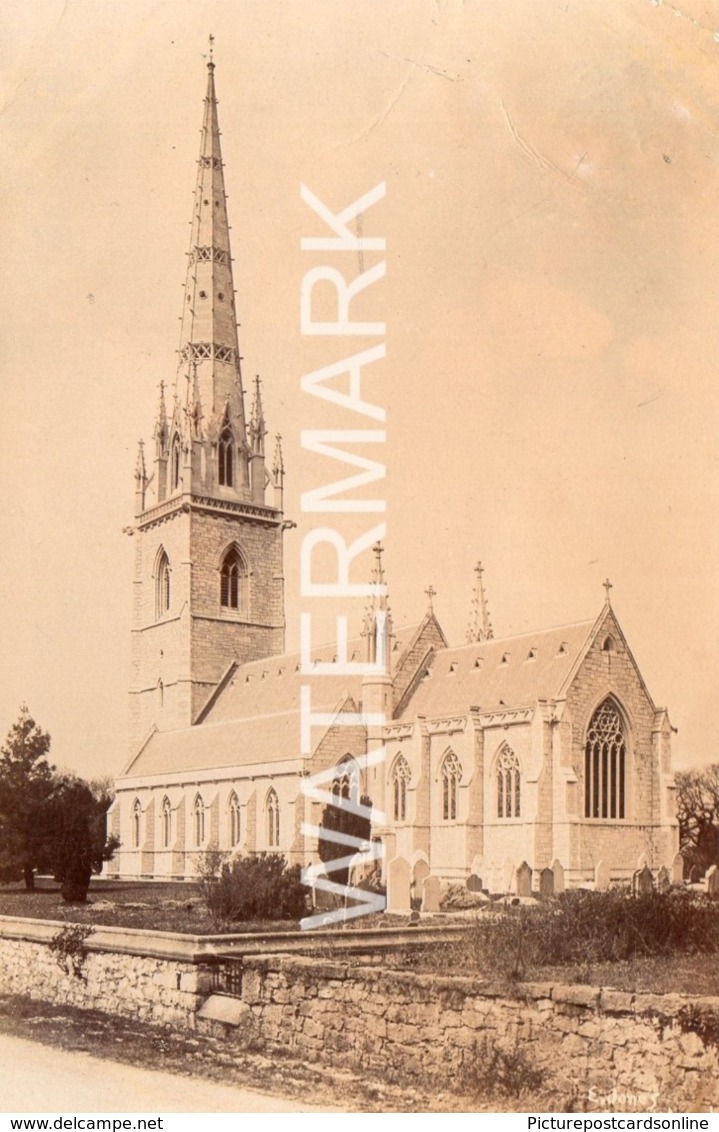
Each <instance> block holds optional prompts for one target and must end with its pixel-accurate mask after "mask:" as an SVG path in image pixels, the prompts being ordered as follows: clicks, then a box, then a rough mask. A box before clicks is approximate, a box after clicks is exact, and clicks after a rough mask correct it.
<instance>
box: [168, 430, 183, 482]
mask: <svg viewBox="0 0 719 1132" xmlns="http://www.w3.org/2000/svg"><path fill="white" fill-rule="evenodd" d="M181 486H182V441H181V439H180V434H179V432H174V433H173V434H172V440H171V441H170V491H178V490H179V488H180V487H181Z"/></svg>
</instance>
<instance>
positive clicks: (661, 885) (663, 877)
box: [657, 865, 672, 892]
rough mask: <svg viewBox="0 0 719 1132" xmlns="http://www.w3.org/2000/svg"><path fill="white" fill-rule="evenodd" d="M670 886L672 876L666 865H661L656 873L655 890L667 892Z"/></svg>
mask: <svg viewBox="0 0 719 1132" xmlns="http://www.w3.org/2000/svg"><path fill="white" fill-rule="evenodd" d="M671 887H672V878H671V875H670V873H669V869H668V868H667V867H666V865H662V867H661V869H660V870H659V872H658V873H657V892H669V889H670V888H671Z"/></svg>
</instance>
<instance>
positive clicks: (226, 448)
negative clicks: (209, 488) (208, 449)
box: [217, 427, 235, 487]
mask: <svg viewBox="0 0 719 1132" xmlns="http://www.w3.org/2000/svg"><path fill="white" fill-rule="evenodd" d="M233 444H234V437H233V435H232V429H230V428H227V427H225V428H223V430H222V432H221V433H220V440H219V443H218V445H217V479H218V482H219V483H220V485H221V486H222V487H232V485H233V484H234V482H235V474H234V473H235V465H234V456H233Z"/></svg>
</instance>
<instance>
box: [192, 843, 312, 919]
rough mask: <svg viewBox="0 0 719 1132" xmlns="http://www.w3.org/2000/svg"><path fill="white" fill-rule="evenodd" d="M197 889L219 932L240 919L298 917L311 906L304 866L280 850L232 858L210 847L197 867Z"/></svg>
mask: <svg viewBox="0 0 719 1132" xmlns="http://www.w3.org/2000/svg"><path fill="white" fill-rule="evenodd" d="M197 889H198V891H199V894H200V898H201V900H202V902H203V904H204V906H205V908H206V910H207V913H208V915H209V916H210V919H211V920H212V924H213V927H214V928H215V930H216V931H217V930H220V929H221V928H223V927H226V926H228V925H230V924H234V923H236V922H237V921H240V920H270V919H271V920H298V919H300V917H301V916H303V915H304V914H305V911H306V909H307V888H306V887H305V885H304V884H303V883H302V877H301V869H300V866H299V865H293V866H290V865H288V864H287V861H286V860H285V858H284V857H283V856H282V855H281V854H279V853H259V854H257V855H254V856H250V857H236V858H234V859H230V858H229V857H228V855H227V854H226V853H223V852H221V851H220V850H218V849H208V850H207V851H206V852H205V853H203V854H202V856H201V858H200V861H199V864H198V866H197Z"/></svg>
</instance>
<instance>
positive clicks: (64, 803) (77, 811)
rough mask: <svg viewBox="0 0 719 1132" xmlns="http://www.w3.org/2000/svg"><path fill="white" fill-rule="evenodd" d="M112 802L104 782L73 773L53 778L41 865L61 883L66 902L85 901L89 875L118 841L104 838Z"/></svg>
mask: <svg viewBox="0 0 719 1132" xmlns="http://www.w3.org/2000/svg"><path fill="white" fill-rule="evenodd" d="M93 787H94V788H93ZM111 803H112V794H111V793H109V792H108V789H107V784H106V783H104V782H102V783H100V784H93V783H88V782H85V781H83V779H81V778H77V777H75V776H74V775H63V776H62V777H56V778H55V782H54V787H53V791H52V794H51V795H50V796H49V798H48V801H47V805H46V807H45V825H46V833H47V840H46V842H45V846H44V856H45V860H44V864H45V866H46V867H47V868H48V869H49V870H50V871H51V872H52V874H53V876H54V877H55V880H57V881H59V882H60V886H61V887H60V891H61V893H62V897H63V900H65V901H66V902H67V903H73V904H74V903H83V902H84V901H85V899H86V897H87V890H88V888H89V887H90V878H91V877H92V874H93V873H99V872H100V871H101V869H102V866H103V864H104V862H105V861H109V860H110V859H111V858H112V856H113V854H114V852H115V850H116V849H117V847H118V845H119V844H120V843H119V841H118V839H117V838H116V837H114V836H113V837H110V838H108V837H107V832H106V821H105V815H106V814H107V810H108V808H109V806H110V805H111Z"/></svg>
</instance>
